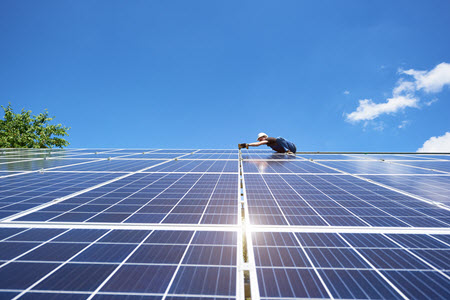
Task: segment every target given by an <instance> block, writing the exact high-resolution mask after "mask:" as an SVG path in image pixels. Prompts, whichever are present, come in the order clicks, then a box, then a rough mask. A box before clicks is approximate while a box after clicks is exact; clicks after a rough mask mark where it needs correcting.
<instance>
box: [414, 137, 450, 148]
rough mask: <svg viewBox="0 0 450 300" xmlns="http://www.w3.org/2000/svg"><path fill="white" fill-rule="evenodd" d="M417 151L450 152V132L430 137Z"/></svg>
mask: <svg viewBox="0 0 450 300" xmlns="http://www.w3.org/2000/svg"><path fill="white" fill-rule="evenodd" d="M417 152H450V132H446V133H445V134H444V135H442V136H437V137H436V136H432V137H430V138H429V139H428V140H427V141H425V143H423V146H422V148H419V149H417Z"/></svg>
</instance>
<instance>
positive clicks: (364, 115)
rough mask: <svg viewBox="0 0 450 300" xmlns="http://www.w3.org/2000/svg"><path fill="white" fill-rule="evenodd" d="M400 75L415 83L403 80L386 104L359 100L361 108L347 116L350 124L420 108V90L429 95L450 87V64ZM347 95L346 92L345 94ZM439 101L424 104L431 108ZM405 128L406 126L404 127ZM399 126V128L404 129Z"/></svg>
mask: <svg viewBox="0 0 450 300" xmlns="http://www.w3.org/2000/svg"><path fill="white" fill-rule="evenodd" d="M399 73H400V74H406V75H410V76H413V77H414V80H413V81H409V80H405V79H403V78H401V79H400V80H399V81H398V82H397V84H396V86H395V87H394V89H393V90H392V97H391V98H388V99H386V102H384V103H374V102H373V101H372V100H371V99H363V100H359V106H358V107H357V108H356V110H355V111H354V112H351V113H349V114H345V115H346V120H347V121H349V122H359V121H368V120H373V119H375V118H377V117H379V116H380V115H383V114H394V113H396V112H398V111H401V110H403V109H405V108H407V107H414V108H420V106H419V104H420V99H419V97H418V96H417V95H416V92H417V91H419V90H424V91H425V92H427V93H437V92H440V91H441V90H442V89H443V88H444V86H446V85H450V64H448V63H445V62H443V63H440V64H439V65H437V66H436V67H435V68H434V69H432V70H431V71H417V70H414V69H410V70H406V71H405V70H399ZM344 93H345V92H344ZM436 101H437V99H433V100H431V101H427V102H424V104H425V105H426V106H430V105H431V104H433V103H434V102H436ZM402 127H404V125H403V126H402ZM402 127H400V126H399V128H402Z"/></svg>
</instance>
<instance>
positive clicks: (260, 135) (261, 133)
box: [257, 132, 268, 139]
mask: <svg viewBox="0 0 450 300" xmlns="http://www.w3.org/2000/svg"><path fill="white" fill-rule="evenodd" d="M263 136H268V135H267V134H265V133H264V132H260V133H258V138H257V139H259V138H260V137H263Z"/></svg>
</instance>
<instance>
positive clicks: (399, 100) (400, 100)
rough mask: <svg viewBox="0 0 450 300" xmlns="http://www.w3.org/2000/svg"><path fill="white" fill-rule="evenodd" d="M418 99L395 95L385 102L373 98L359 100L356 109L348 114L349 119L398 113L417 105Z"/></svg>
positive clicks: (362, 118)
mask: <svg viewBox="0 0 450 300" xmlns="http://www.w3.org/2000/svg"><path fill="white" fill-rule="evenodd" d="M417 103H418V100H417V99H416V98H410V97H409V96H399V95H398V96H395V97H392V98H389V99H387V102H385V103H378V104H377V103H374V102H373V101H372V100H371V99H364V100H359V106H358V108H357V109H356V111H354V112H352V113H350V114H347V120H348V121H350V122H358V121H364V120H373V119H375V118H376V117H378V116H379V115H381V114H392V113H396V112H398V111H400V110H402V109H404V108H406V107H417Z"/></svg>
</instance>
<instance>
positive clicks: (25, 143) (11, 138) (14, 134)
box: [0, 103, 70, 148]
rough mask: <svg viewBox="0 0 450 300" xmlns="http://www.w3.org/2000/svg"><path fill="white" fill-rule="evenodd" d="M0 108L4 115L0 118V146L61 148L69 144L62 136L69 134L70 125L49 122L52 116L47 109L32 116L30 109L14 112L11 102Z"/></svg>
mask: <svg viewBox="0 0 450 300" xmlns="http://www.w3.org/2000/svg"><path fill="white" fill-rule="evenodd" d="M2 108H3V110H4V111H5V116H4V117H3V120H0V148H52V147H59V148H62V147H65V146H68V145H69V142H68V141H66V140H65V139H64V138H62V137H64V136H68V135H69V134H68V133H67V131H68V130H69V129H70V127H65V126H62V125H61V124H57V125H52V124H49V122H51V121H52V120H53V118H54V117H52V118H50V117H49V116H48V112H47V110H45V111H44V112H43V113H40V114H39V115H34V116H32V115H31V111H30V110H25V109H22V112H21V113H20V114H15V113H14V112H13V109H12V107H11V103H9V104H8V106H7V107H4V106H3V105H2Z"/></svg>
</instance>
